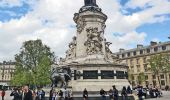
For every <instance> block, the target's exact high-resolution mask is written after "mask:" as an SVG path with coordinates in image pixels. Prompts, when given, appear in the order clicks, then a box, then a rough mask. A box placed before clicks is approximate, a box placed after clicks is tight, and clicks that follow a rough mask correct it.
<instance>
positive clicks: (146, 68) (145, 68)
mask: <svg viewBox="0 0 170 100" xmlns="http://www.w3.org/2000/svg"><path fill="white" fill-rule="evenodd" d="M143 66H144V70H145V72H147V71H148V67H147V64H144V65H143Z"/></svg>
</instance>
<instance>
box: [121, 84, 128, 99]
mask: <svg viewBox="0 0 170 100" xmlns="http://www.w3.org/2000/svg"><path fill="white" fill-rule="evenodd" d="M121 95H122V100H126V99H127V90H126V87H125V86H124V87H123V89H122V92H121Z"/></svg>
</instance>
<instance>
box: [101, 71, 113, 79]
mask: <svg viewBox="0 0 170 100" xmlns="http://www.w3.org/2000/svg"><path fill="white" fill-rule="evenodd" d="M101 79H114V72H113V71H101Z"/></svg>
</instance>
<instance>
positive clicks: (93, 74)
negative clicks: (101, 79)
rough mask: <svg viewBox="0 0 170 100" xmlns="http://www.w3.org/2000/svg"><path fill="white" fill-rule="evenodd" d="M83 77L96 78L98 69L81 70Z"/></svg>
mask: <svg viewBox="0 0 170 100" xmlns="http://www.w3.org/2000/svg"><path fill="white" fill-rule="evenodd" d="M83 79H98V71H97V70H95V71H83Z"/></svg>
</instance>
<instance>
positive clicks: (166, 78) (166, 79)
mask: <svg viewBox="0 0 170 100" xmlns="http://www.w3.org/2000/svg"><path fill="white" fill-rule="evenodd" d="M165 81H166V85H168V77H167V72H165Z"/></svg>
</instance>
